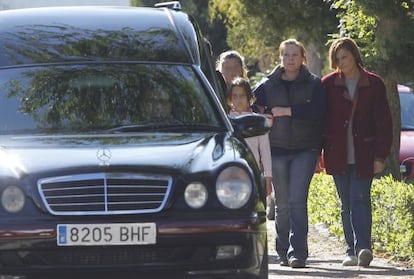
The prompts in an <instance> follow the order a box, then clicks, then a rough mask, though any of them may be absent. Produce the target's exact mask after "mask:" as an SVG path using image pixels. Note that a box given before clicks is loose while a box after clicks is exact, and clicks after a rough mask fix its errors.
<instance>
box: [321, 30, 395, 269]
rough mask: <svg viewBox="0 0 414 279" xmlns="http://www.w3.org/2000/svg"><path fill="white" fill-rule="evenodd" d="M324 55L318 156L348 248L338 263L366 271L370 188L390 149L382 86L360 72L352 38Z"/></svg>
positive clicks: (369, 250)
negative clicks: (321, 145) (322, 124)
mask: <svg viewBox="0 0 414 279" xmlns="http://www.w3.org/2000/svg"><path fill="white" fill-rule="evenodd" d="M329 55H330V64H331V68H332V69H333V70H334V72H332V73H330V74H328V75H326V76H324V77H323V78H322V84H323V86H324V88H325V91H326V93H327V116H326V125H325V133H326V138H325V147H324V153H323V154H324V162H325V166H326V171H327V173H328V174H332V175H333V178H334V181H335V185H336V188H337V191H338V195H339V197H340V199H341V217H342V224H343V230H344V235H345V240H346V243H347V245H348V248H347V251H346V257H345V259H344V261H343V262H342V264H343V265H346V266H349V265H359V266H368V265H369V264H370V262H371V261H372V258H373V256H372V248H371V226H372V212H371V194H370V192H371V184H372V179H373V176H374V175H375V174H378V173H380V172H382V170H383V169H384V161H385V159H386V157H387V156H388V154H389V152H390V149H391V143H392V122H391V113H390V109H389V106H388V102H387V97H386V90H385V85H384V82H383V81H382V79H381V78H380V77H379V76H378V75H376V74H374V73H371V72H369V71H367V70H366V69H364V67H363V63H362V60H361V56H360V53H359V50H358V46H357V45H356V43H355V42H354V41H353V40H352V39H350V38H340V39H337V40H336V41H334V42H333V43H332V45H331V47H330V50H329Z"/></svg>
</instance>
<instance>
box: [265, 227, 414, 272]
mask: <svg viewBox="0 0 414 279" xmlns="http://www.w3.org/2000/svg"><path fill="white" fill-rule="evenodd" d="M267 226H268V238H269V279H276V278H291V279H292V278H300V279H306V278H307V279H310V278H312V279H316V278H398V279H401V278H404V279H406V278H407V279H408V278H412V279H414V269H412V268H411V269H407V268H404V267H401V266H398V265H396V264H392V263H390V262H388V261H387V260H385V259H382V258H377V257H375V255H374V260H373V261H372V262H371V265H370V266H369V267H367V268H363V267H358V266H351V267H344V266H342V264H341V263H342V260H343V257H344V251H345V247H344V245H343V244H342V243H341V242H340V241H338V240H337V239H336V238H334V237H330V236H329V233H328V232H327V230H326V229H324V228H323V227H321V226H312V225H311V226H310V227H309V238H308V242H309V253H310V256H309V258H308V261H307V267H306V268H302V269H292V268H290V267H282V266H280V265H279V264H278V263H276V259H277V257H276V251H275V248H274V247H275V244H274V231H275V229H274V221H268V225H267Z"/></svg>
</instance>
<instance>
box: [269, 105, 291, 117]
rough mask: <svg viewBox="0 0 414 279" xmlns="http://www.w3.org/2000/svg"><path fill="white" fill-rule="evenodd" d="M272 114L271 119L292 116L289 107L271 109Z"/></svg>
mask: <svg viewBox="0 0 414 279" xmlns="http://www.w3.org/2000/svg"><path fill="white" fill-rule="evenodd" d="M272 114H273V117H278V116H292V110H291V109H290V107H273V108H272Z"/></svg>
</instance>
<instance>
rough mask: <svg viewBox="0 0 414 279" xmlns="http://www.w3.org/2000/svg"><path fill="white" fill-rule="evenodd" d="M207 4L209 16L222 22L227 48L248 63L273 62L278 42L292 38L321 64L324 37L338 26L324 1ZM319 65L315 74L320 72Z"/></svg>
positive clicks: (241, 0)
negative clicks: (268, 60)
mask: <svg viewBox="0 0 414 279" xmlns="http://www.w3.org/2000/svg"><path fill="white" fill-rule="evenodd" d="M209 5H210V6H209V9H210V14H211V16H212V17H221V18H222V19H223V20H224V21H225V24H226V27H227V30H228V37H227V41H228V43H229V45H230V46H231V47H232V48H234V49H237V50H239V51H240V52H241V53H243V55H245V56H246V57H247V58H248V61H254V60H259V61H260V60H261V59H262V58H264V57H265V58H267V59H270V60H271V64H274V63H276V62H277V58H278V57H277V54H278V47H279V44H280V42H281V41H283V40H285V39H287V38H291V37H294V38H297V39H298V40H300V41H302V42H304V43H305V44H306V45H307V46H308V47H307V48H308V53H309V54H310V57H309V58H310V59H309V60H310V62H311V63H312V62H323V60H324V59H325V57H324V56H323V55H322V54H323V53H324V52H325V51H326V46H325V42H326V40H327V37H326V36H327V34H329V33H332V32H335V30H336V26H337V25H338V20H337V19H336V17H335V11H333V10H330V9H329V5H328V4H327V3H326V2H324V1H323V0H306V1H303V0H291V1H265V0H259V1H249V0H210V2H209ZM318 64H320V66H315V67H314V69H315V70H314V72H317V73H320V72H321V69H322V64H321V63H318ZM310 68H312V67H310ZM318 68H319V69H318Z"/></svg>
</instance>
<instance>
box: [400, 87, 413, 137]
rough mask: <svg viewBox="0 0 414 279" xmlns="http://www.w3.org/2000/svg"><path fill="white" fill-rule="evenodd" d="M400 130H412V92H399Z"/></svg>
mask: <svg viewBox="0 0 414 279" xmlns="http://www.w3.org/2000/svg"><path fill="white" fill-rule="evenodd" d="M399 95H400V105H401V130H403V131H407V130H414V93H401V94H399Z"/></svg>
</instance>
